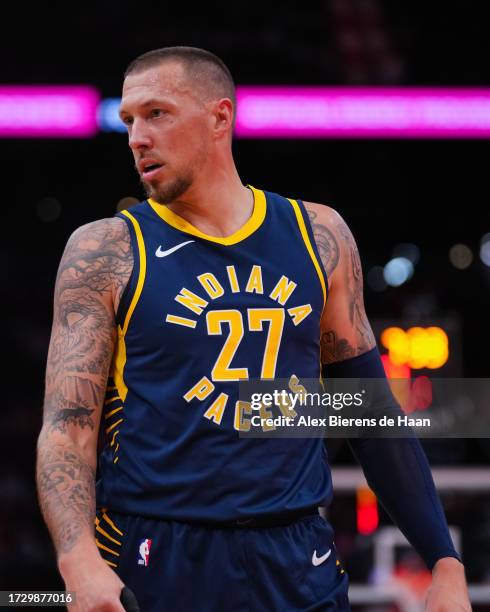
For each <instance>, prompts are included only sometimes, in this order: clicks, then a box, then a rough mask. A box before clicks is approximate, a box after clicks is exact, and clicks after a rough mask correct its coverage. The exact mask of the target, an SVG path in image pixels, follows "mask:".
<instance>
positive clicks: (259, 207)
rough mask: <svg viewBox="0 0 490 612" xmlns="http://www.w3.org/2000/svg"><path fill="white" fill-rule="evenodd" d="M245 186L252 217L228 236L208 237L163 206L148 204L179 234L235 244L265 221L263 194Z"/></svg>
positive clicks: (151, 202) (250, 186)
mask: <svg viewBox="0 0 490 612" xmlns="http://www.w3.org/2000/svg"><path fill="white" fill-rule="evenodd" d="M247 186H248V187H249V188H250V189H251V190H252V193H253V196H254V208H253V212H252V215H251V217H250V218H249V219H248V221H246V223H245V224H244V225H242V227H241V228H240V229H238V230H237V231H236V232H234V233H233V234H231V235H230V236H210V235H209V234H205V233H204V232H201V231H200V230H198V229H197V227H194V226H193V225H192V224H191V223H189V222H188V221H186V220H185V219H184V218H182V217H181V216H180V215H178V214H177V213H174V212H173V211H172V210H170V208H168V207H167V206H165V205H164V204H158V203H157V202H155V200H152V199H151V198H149V200H148V203H149V205H150V206H151V207H152V208H153V210H154V211H155V212H156V214H157V215H158V216H159V217H160V218H161V219H163V220H164V221H165V222H166V223H168V224H169V225H171V226H172V227H175V229H178V230H180V231H181V232H185V233H186V234H191V235H192V236H198V237H199V238H204V239H205V240H210V241H211V242H218V243H219V244H224V245H230V244H236V243H237V242H241V241H242V240H245V238H248V237H249V236H250V235H251V234H253V233H254V232H255V230H257V229H259V227H260V226H261V225H262V223H263V221H264V219H265V212H266V208H267V205H266V198H265V193H264V192H263V191H262V190H261V189H255V187H252V185H247Z"/></svg>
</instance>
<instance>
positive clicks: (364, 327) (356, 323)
mask: <svg viewBox="0 0 490 612" xmlns="http://www.w3.org/2000/svg"><path fill="white" fill-rule="evenodd" d="M338 229H339V232H340V235H341V236H342V239H343V241H344V244H345V249H346V252H347V253H348V254H349V265H348V266H347V271H346V278H345V282H346V283H347V288H348V292H349V320H350V322H351V324H352V326H353V327H354V328H355V329H356V332H357V334H356V336H357V338H358V346H357V350H356V351H355V355H361V354H362V353H365V352H366V351H368V350H370V349H371V348H373V347H374V346H375V345H376V340H375V339H374V335H373V332H372V329H371V325H370V324H369V321H368V319H367V316H366V311H365V310H364V298H363V279H362V267H361V260H360V258H359V250H358V248H357V245H356V242H355V240H354V236H353V235H352V232H351V231H350V229H349V228H348V227H347V225H346V223H345V222H344V221H343V220H341V221H340V223H339V225H338ZM353 356H354V355H353Z"/></svg>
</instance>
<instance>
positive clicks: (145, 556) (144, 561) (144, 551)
mask: <svg viewBox="0 0 490 612" xmlns="http://www.w3.org/2000/svg"><path fill="white" fill-rule="evenodd" d="M150 547H151V540H149V539H148V538H145V539H144V540H141V542H140V546H139V551H138V554H139V557H138V565H144V566H145V567H148V561H149V560H150Z"/></svg>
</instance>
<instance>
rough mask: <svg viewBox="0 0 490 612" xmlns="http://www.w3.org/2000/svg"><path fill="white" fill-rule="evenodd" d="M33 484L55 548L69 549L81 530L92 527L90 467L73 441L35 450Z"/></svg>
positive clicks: (93, 479) (91, 473)
mask: <svg viewBox="0 0 490 612" xmlns="http://www.w3.org/2000/svg"><path fill="white" fill-rule="evenodd" d="M37 486H38V493H39V500H40V504H41V510H42V513H43V515H44V517H45V518H46V519H47V522H48V524H49V525H50V527H51V534H52V536H53V540H54V544H55V546H56V549H57V551H58V553H64V552H69V551H70V550H71V549H72V548H73V546H74V545H75V544H76V542H77V540H78V538H79V536H80V534H81V533H82V532H83V531H86V530H90V531H92V530H93V521H94V515H95V473H94V470H93V469H92V468H91V467H90V466H89V465H87V463H86V461H85V460H84V459H83V457H82V456H81V455H80V454H79V453H78V452H77V450H76V447H75V445H74V444H57V445H54V446H52V447H50V446H49V445H48V444H45V445H43V446H41V447H40V449H39V455H38V472H37Z"/></svg>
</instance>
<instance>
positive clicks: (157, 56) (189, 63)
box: [124, 47, 236, 109]
mask: <svg viewBox="0 0 490 612" xmlns="http://www.w3.org/2000/svg"><path fill="white" fill-rule="evenodd" d="M165 61H177V62H179V63H181V64H182V66H183V67H184V70H185V72H186V74H187V76H188V77H189V78H190V80H191V82H192V83H194V84H196V85H198V86H199V87H200V88H201V89H202V90H203V91H205V92H206V94H207V96H208V97H209V98H213V97H224V98H230V100H231V101H232V102H233V108H234V109H235V108H236V93H235V83H234V81H233V77H232V76H231V72H230V70H229V69H228V66H227V65H226V64H225V63H224V62H223V60H222V59H220V58H219V57H218V56H217V55H214V53H211V52H210V51H206V49H200V48H199V47H162V48H161V49H154V50H153V51H148V52H147V53H143V54H142V55H139V56H138V57H137V58H136V59H134V60H133V61H132V62H131V63H130V64H129V66H128V67H127V68H126V71H125V73H124V78H126V77H127V76H128V75H130V74H131V73H133V72H140V71H143V70H146V69H148V68H153V67H154V66H157V65H158V64H160V63H162V62H165Z"/></svg>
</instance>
